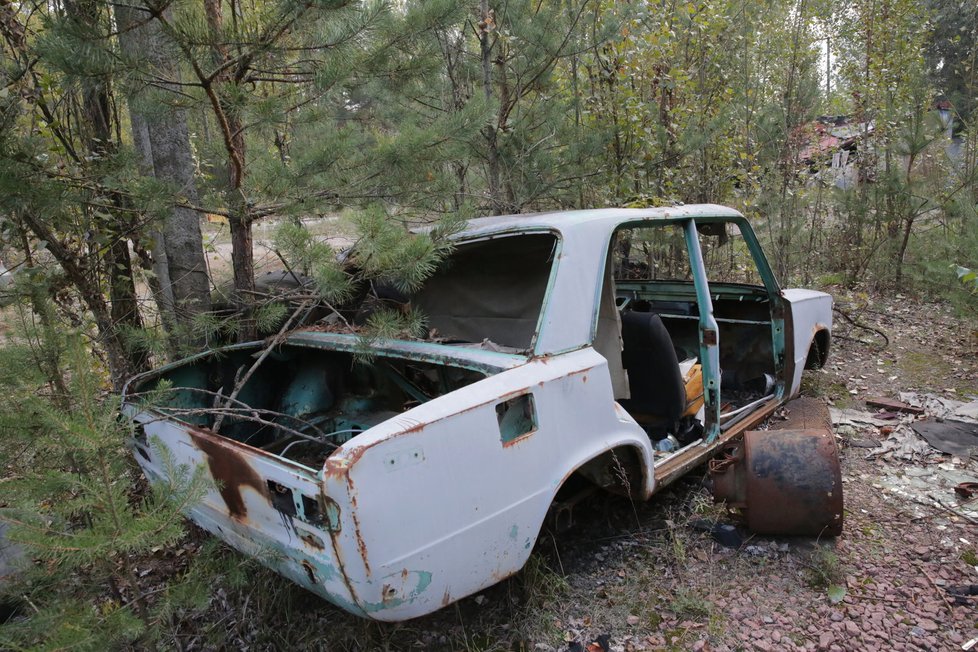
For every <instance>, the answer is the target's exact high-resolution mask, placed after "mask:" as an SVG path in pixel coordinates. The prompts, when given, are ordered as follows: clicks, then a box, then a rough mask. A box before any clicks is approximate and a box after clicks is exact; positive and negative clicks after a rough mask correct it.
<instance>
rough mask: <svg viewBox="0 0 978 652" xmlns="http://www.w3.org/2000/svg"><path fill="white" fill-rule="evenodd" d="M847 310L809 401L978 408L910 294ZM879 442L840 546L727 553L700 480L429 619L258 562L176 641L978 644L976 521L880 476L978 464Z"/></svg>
mask: <svg viewBox="0 0 978 652" xmlns="http://www.w3.org/2000/svg"><path fill="white" fill-rule="evenodd" d="M837 302H838V303H839V306H840V308H841V309H842V311H843V313H845V314H846V315H849V316H851V317H853V318H854V319H855V321H856V322H857V323H859V324H861V325H862V326H866V327H868V328H863V327H856V326H853V324H852V323H850V322H849V321H847V320H846V319H845V317H844V316H843V315H842V314H839V315H837V316H836V329H837V330H836V338H835V342H834V348H833V352H832V355H831V358H830V362H829V364H828V365H827V368H826V369H825V370H822V371H819V372H811V373H810V374H809V375H808V376H807V377H806V379H805V381H804V388H805V389H804V392H805V393H807V394H808V395H814V396H817V397H820V398H822V399H823V400H825V401H826V402H828V403H830V404H831V405H833V406H834V407H836V408H839V409H844V410H850V411H851V410H860V409H862V407H863V405H862V401H863V400H865V399H866V398H867V397H873V396H889V397H896V396H897V393H898V392H899V391H905V390H917V391H928V392H933V393H936V394H939V395H941V396H944V397H948V398H959V399H963V398H966V397H967V396H970V395H975V396H978V360H976V355H975V353H976V350H975V345H976V342H975V340H974V337H975V333H974V331H973V328H972V327H971V325H970V323H968V322H965V321H963V320H960V319H958V318H956V317H954V315H953V314H952V312H951V310H950V309H949V308H947V307H944V306H941V305H937V304H920V303H918V302H912V301H909V300H906V299H905V298H903V297H897V298H894V299H893V300H890V301H883V300H878V299H869V298H868V297H866V296H859V295H850V296H845V297H840V296H837ZM872 329H876V331H879V332H882V333H883V334H885V336H886V337H887V338H888V339H889V343H888V345H886V346H885V347H884V346H883V344H884V338H883V336H881V335H880V334H879V332H875V331H874V330H872ZM885 436H886V433H885V432H881V431H880V429H879V428H877V427H875V426H869V427H865V428H862V429H861V430H860V432H859V433H858V439H859V441H860V445H859V447H857V446H852V445H850V444H851V443H852V442H854V441H856V439H857V438H853V437H849V436H843V437H839V440H840V445H841V459H842V466H843V485H844V490H845V519H846V522H845V531H844V533H843V535H842V536H841V537H838V538H837V539H835V540H824V541H815V540H810V539H770V538H751V537H749V536H746V537H745V538H744V540H742V541H740V542H739V543H738V544H737V545H735V546H733V547H726V546H724V545H721V544H720V543H718V542H717V541H716V540H715V539H714V538H713V537H712V536H711V534H710V533H709V531H708V530H709V526H710V525H711V524H712V523H715V522H717V521H718V520H719V522H732V521H731V519H730V517H729V515H727V514H725V513H724V511H723V510H722V509H720V508H718V507H717V506H715V505H714V504H713V503H712V500H711V498H710V495H709V493H708V491H707V490H706V488H705V487H704V482H703V480H704V474H703V473H702V472H701V471H696V472H693V473H692V474H690V475H689V476H687V477H686V478H684V479H683V480H681V481H680V482H679V483H677V484H676V485H675V486H673V487H671V488H669V489H667V490H666V491H664V492H663V493H661V494H659V495H657V496H656V497H655V498H654V499H653V500H652V501H650V502H648V503H645V504H632V503H630V502H629V501H627V500H624V499H621V498H616V497H612V496H606V495H601V494H596V495H595V496H594V497H592V498H590V499H588V500H586V501H585V502H583V503H582V504H580V505H579V506H578V507H577V508H576V509H575V512H574V518H575V522H574V526H573V527H572V528H571V530H570V531H569V532H564V533H562V534H554V533H551V532H549V531H545V532H544V533H543V534H542V535H541V537H540V540H539V541H538V543H537V547H536V549H535V553H534V555H533V556H532V557H531V560H530V563H529V564H528V565H527V568H526V569H525V570H524V571H523V572H521V573H520V574H518V575H517V576H515V577H513V578H511V579H509V580H506V581H504V582H502V583H500V584H498V585H496V586H494V587H492V588H490V589H487V590H486V591H484V592H482V593H481V594H479V595H476V596H471V597H469V598H466V599H464V600H462V601H460V602H458V603H456V604H455V605H453V606H450V607H448V608H446V609H442V610H441V611H439V612H437V613H435V614H432V615H431V616H428V617H425V618H421V619H417V620H414V621H410V622H407V623H400V624H379V623H372V622H367V621H363V620H361V619H358V618H355V617H352V616H349V615H347V614H345V613H343V612H341V611H339V610H337V609H335V608H333V607H331V606H330V605H328V604H326V603H324V602H322V601H321V600H319V599H318V598H315V597H313V596H311V595H310V594H308V593H305V592H304V591H303V590H302V589H299V588H298V587H296V586H294V585H292V584H290V583H289V582H287V581H284V580H281V579H279V578H277V577H276V576H275V575H274V574H273V573H271V572H269V571H265V570H263V569H260V568H258V567H257V565H252V566H250V569H251V570H250V571H249V573H250V576H249V579H248V580H247V581H246V582H244V583H242V584H239V585H238V586H237V587H236V588H229V587H223V586H220V585H219V584H217V585H216V586H218V587H219V588H216V589H215V591H214V595H213V597H212V600H211V603H210V607H209V608H208V610H207V611H206V612H204V613H199V612H198V613H194V614H189V613H188V614H185V616H186V619H185V620H183V621H182V622H181V623H180V624H179V626H178V629H179V633H176V632H175V636H174V638H173V639H171V640H172V642H173V643H174V646H175V647H177V648H179V649H214V648H227V649H244V648H248V649H318V650H363V651H367V650H526V651H539V652H565V651H567V652H579V651H586V652H599V651H602V650H603V651H609V652H610V651H615V652H631V651H636V650H717V651H721V650H964V649H970V648H968V647H967V646H968V645H969V642H970V644H971V645H975V643H974V642H973V639H976V638H978V609H976V604H978V597H976V596H970V597H960V596H956V595H955V593H958V592H960V590H961V588H962V587H964V588H965V589H967V588H968V587H969V586H970V585H978V522H976V521H975V520H974V519H973V518H971V517H968V516H967V515H966V512H962V513H959V514H955V513H952V512H953V511H957V510H955V509H954V508H955V505H954V504H953V498H948V499H947V500H949V501H952V502H948V503H945V504H946V505H949V506H950V510H951V511H949V510H948V509H947V508H942V507H940V506H938V505H936V504H934V503H933V501H927V500H924V501H918V502H914V500H917V499H915V498H913V497H912V496H911V497H910V498H907V497H901V496H899V495H897V494H895V493H892V492H890V491H888V490H886V489H884V488H883V485H882V482H881V480H882V479H883V478H884V477H889V478H893V477H897V478H899V477H903V476H904V475H913V474H915V473H918V471H919V470H920V469H924V470H926V469H928V468H932V467H931V466H930V465H943V467H941V468H944V467H948V468H950V467H954V468H955V469H957V471H958V472H961V473H965V474H970V476H971V477H973V478H974V479H975V480H978V460H974V459H972V460H971V461H970V462H968V461H967V460H957V459H951V458H950V457H949V456H946V455H941V454H934V455H932V456H931V457H930V458H929V459H928V460H927V461H926V462H919V461H918V462H913V463H910V462H905V461H893V460H884V459H880V458H879V457H872V454H873V452H872V451H873V449H871V448H866V446H872V445H873V441H874V440H875V441H879V440H882V439H884V438H885ZM951 495H952V496H953V494H951ZM969 508H974V505H970V506H969ZM960 514H965V515H960ZM228 554H229V555H230V553H228ZM975 649H978V645H975Z"/></svg>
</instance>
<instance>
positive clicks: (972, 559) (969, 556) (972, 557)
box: [961, 548, 978, 566]
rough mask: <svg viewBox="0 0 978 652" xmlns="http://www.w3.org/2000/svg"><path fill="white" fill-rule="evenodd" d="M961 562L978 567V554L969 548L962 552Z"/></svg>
mask: <svg viewBox="0 0 978 652" xmlns="http://www.w3.org/2000/svg"><path fill="white" fill-rule="evenodd" d="M961 561H963V562H964V563H966V564H968V565H969V566H978V553H975V550H974V548H968V549H967V550H964V551H962V552H961Z"/></svg>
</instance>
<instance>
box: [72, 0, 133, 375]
mask: <svg viewBox="0 0 978 652" xmlns="http://www.w3.org/2000/svg"><path fill="white" fill-rule="evenodd" d="M65 11H66V13H67V14H68V16H70V17H71V18H72V20H74V21H75V22H76V23H77V24H78V25H79V26H81V27H82V28H84V29H88V30H91V31H93V32H97V31H98V30H99V28H100V26H99V23H100V22H101V20H102V18H103V16H102V15H101V14H100V12H101V7H100V5H99V4H97V3H96V2H94V1H93V0H73V1H72V2H66V3H65ZM81 87H82V115H81V118H82V122H83V124H79V126H78V132H79V133H80V134H84V140H85V144H86V149H87V150H88V153H89V155H90V156H91V157H92V158H93V159H94V161H95V165H98V161H99V159H104V158H107V157H108V156H110V155H111V154H113V153H114V151H115V149H116V147H117V143H115V142H113V140H112V125H111V114H110V98H109V92H110V91H109V80H108V79H107V78H104V77H97V78H91V77H90V78H84V79H83V80H82V84H81ZM111 201H112V203H113V204H114V205H115V206H116V207H117V208H120V209H124V208H126V206H125V205H124V204H125V201H124V200H123V199H122V198H121V196H120V195H118V194H115V193H113V194H112V196H111ZM125 214H126V213H125V212H124V211H122V210H120V211H113V214H112V215H111V216H110V217H108V218H107V222H106V223H104V224H103V228H104V229H105V230H106V231H107V233H108V235H109V238H110V240H109V246H108V250H107V251H106V252H105V254H104V256H105V258H104V268H105V275H106V276H107V277H108V285H109V302H110V318H111V325H109V326H108V328H111V329H113V330H116V331H118V330H120V329H130V330H140V329H142V327H143V320H142V316H141V315H140V313H139V297H138V295H137V294H136V286H135V281H134V279H133V270H132V257H131V256H130V254H129V237H130V234H131V232H132V230H133V224H132V223H131V222H132V220H131V219H130V218H128V217H124V215H125ZM95 223H98V220H95ZM100 327H101V324H100ZM113 340H115V341H116V342H119V343H122V344H123V346H122V350H123V355H124V356H125V359H126V362H125V367H126V368H127V372H130V371H133V372H140V371H144V370H146V369H147V368H148V364H149V353H148V351H147V350H146V349H145V347H139V346H137V347H131V346H125V344H124V343H125V341H126V340H125V338H124V337H122V336H121V333H115V334H114V335H113ZM118 380H119V379H116V382H118Z"/></svg>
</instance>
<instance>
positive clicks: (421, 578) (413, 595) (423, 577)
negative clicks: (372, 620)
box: [363, 571, 431, 613]
mask: <svg viewBox="0 0 978 652" xmlns="http://www.w3.org/2000/svg"><path fill="white" fill-rule="evenodd" d="M411 573H412V574H414V575H417V576H418V584H417V585H416V586H415V587H414V590H413V591H411V592H410V593H408V594H407V595H406V596H404V597H403V598H392V599H390V600H383V601H381V602H364V603H363V610H364V611H365V612H367V613H376V612H378V611H384V610H385V609H393V608H395V607H400V606H401V605H403V604H409V603H411V602H414V600H415V599H417V597H418V596H419V595H421V594H422V593H424V592H425V590H427V588H428V587H429V586H430V585H431V573H429V572H428V571H411Z"/></svg>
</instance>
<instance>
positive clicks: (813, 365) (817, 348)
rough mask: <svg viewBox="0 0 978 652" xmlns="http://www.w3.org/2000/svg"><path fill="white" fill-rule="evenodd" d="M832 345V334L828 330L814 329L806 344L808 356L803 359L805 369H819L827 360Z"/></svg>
mask: <svg viewBox="0 0 978 652" xmlns="http://www.w3.org/2000/svg"><path fill="white" fill-rule="evenodd" d="M831 344H832V333H831V332H830V331H829V329H828V328H824V327H822V328H816V330H815V332H814V333H813V334H812V339H811V341H810V342H809V344H808V356H807V357H806V358H805V369H821V368H822V367H824V366H825V363H826V362H828V359H829V347H830V346H831Z"/></svg>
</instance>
